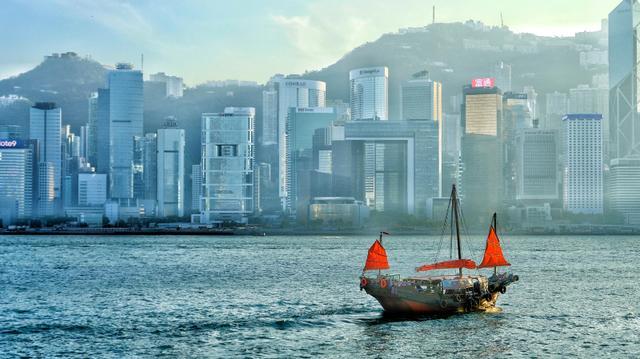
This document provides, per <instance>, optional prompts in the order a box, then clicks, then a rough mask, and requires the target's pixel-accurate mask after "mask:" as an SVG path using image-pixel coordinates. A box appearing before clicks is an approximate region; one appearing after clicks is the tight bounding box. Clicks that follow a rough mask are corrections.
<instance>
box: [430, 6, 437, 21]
mask: <svg viewBox="0 0 640 359" xmlns="http://www.w3.org/2000/svg"><path fill="white" fill-rule="evenodd" d="M435 23H436V6H435V5H433V15H432V17H431V24H435Z"/></svg>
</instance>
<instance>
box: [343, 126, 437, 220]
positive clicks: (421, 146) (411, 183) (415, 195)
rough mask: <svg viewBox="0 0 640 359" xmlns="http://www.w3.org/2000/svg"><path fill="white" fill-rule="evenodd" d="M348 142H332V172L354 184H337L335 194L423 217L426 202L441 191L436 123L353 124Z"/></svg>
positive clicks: (378, 208) (346, 132)
mask: <svg viewBox="0 0 640 359" xmlns="http://www.w3.org/2000/svg"><path fill="white" fill-rule="evenodd" d="M344 140H345V141H334V142H333V144H334V146H333V151H334V154H335V156H334V158H333V161H332V166H333V171H332V172H333V175H334V180H339V179H341V178H343V177H344V179H345V180H346V181H347V182H351V183H352V184H350V185H349V183H343V184H340V183H337V184H336V185H335V187H336V188H335V193H336V194H337V195H340V196H342V195H348V196H354V197H355V198H356V199H358V200H361V201H363V202H364V203H365V204H366V205H367V206H368V207H369V208H370V209H372V210H376V211H381V212H395V213H408V214H415V215H418V216H424V215H425V211H426V207H427V200H428V199H429V198H433V197H438V196H439V193H440V183H441V173H440V172H439V168H441V166H440V164H439V156H438V148H439V147H438V126H437V124H436V123H434V122H433V121H352V122H348V123H346V124H345V126H344ZM340 142H347V143H342V144H339V143H340ZM342 147H345V149H346V151H343V150H342V149H341V148H342ZM344 152H346V153H344ZM349 186H354V187H352V188H351V191H353V192H351V193H349V191H348V190H345V188H347V187H349ZM343 187H344V188H343Z"/></svg>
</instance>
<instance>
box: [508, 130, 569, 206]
mask: <svg viewBox="0 0 640 359" xmlns="http://www.w3.org/2000/svg"><path fill="white" fill-rule="evenodd" d="M557 138H558V133H557V131H555V130H545V129H535V128H534V129H524V130H520V131H519V132H518V135H517V138H516V200H517V201H519V202H521V203H527V202H536V201H537V202H540V201H543V202H553V201H557V200H558V199H559V191H558V186H559V183H560V181H559V180H558V165H559V163H558V152H559V151H558V146H557Z"/></svg>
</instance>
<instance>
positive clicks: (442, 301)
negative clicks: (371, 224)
mask: <svg viewBox="0 0 640 359" xmlns="http://www.w3.org/2000/svg"><path fill="white" fill-rule="evenodd" d="M449 213H450V214H451V241H452V243H451V244H452V245H453V240H454V238H455V243H457V257H458V258H457V259H451V260H447V261H442V262H436V263H432V264H425V265H422V266H420V267H418V268H416V271H417V272H425V271H431V270H446V269H457V270H458V273H457V274H454V275H429V276H414V277H408V278H401V277H400V276H399V275H397V274H383V273H382V271H383V270H388V269H389V268H390V267H389V262H388V259H387V252H386V250H385V249H384V247H383V246H382V239H383V238H382V237H383V235H385V234H388V233H386V232H381V233H380V238H379V239H377V240H376V241H375V242H374V243H373V245H372V246H371V248H369V254H368V256H367V261H366V263H365V266H364V270H363V271H362V275H361V276H360V290H364V291H366V292H367V294H369V295H371V296H372V297H374V298H376V299H377V300H378V302H380V305H382V308H383V309H384V310H385V312H389V313H397V314H405V315H410V314H431V315H441V314H453V313H465V312H478V311H487V310H490V309H492V308H495V306H496V301H497V300H498V296H499V295H500V294H504V293H505V292H506V290H507V286H508V285H509V284H511V283H513V282H516V281H518V279H519V278H518V276H517V275H513V274H510V273H498V271H497V267H505V266H510V265H511V264H509V262H507V260H506V259H505V257H504V255H503V253H502V248H501V247H500V239H499V238H498V234H497V232H496V214H495V213H494V214H493V218H492V219H491V225H490V227H489V235H488V236H487V242H486V247H485V250H484V257H483V258H482V262H481V263H480V265H477V264H476V262H474V261H473V260H471V259H466V258H462V249H461V245H460V218H461V213H460V207H459V201H458V196H457V192H456V187H455V185H454V186H453V187H452V189H451V198H450V200H449V209H447V217H448V216H449ZM446 222H447V218H445V224H446ZM451 249H453V247H451ZM481 268H493V275H491V277H489V278H487V277H486V276H484V275H481V274H479V273H478V274H475V275H472V274H463V271H462V270H463V269H468V270H476V269H481ZM370 271H377V274H376V275H375V276H371V275H367V272H369V273H370Z"/></svg>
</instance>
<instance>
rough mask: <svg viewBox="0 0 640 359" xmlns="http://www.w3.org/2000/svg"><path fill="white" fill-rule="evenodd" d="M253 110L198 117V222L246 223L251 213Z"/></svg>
mask: <svg viewBox="0 0 640 359" xmlns="http://www.w3.org/2000/svg"><path fill="white" fill-rule="evenodd" d="M254 126H255V109H254V108H253V107H247V108H234V107H228V108H226V109H225V111H224V113H218V114H210V113H204V114H202V141H203V142H202V162H201V164H202V174H203V176H202V196H201V198H200V216H199V222H200V223H211V224H213V223H218V224H219V223H223V222H226V221H231V222H236V223H247V222H248V221H249V217H251V215H252V214H253V212H254V183H253V181H254V175H253V171H254Z"/></svg>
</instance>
